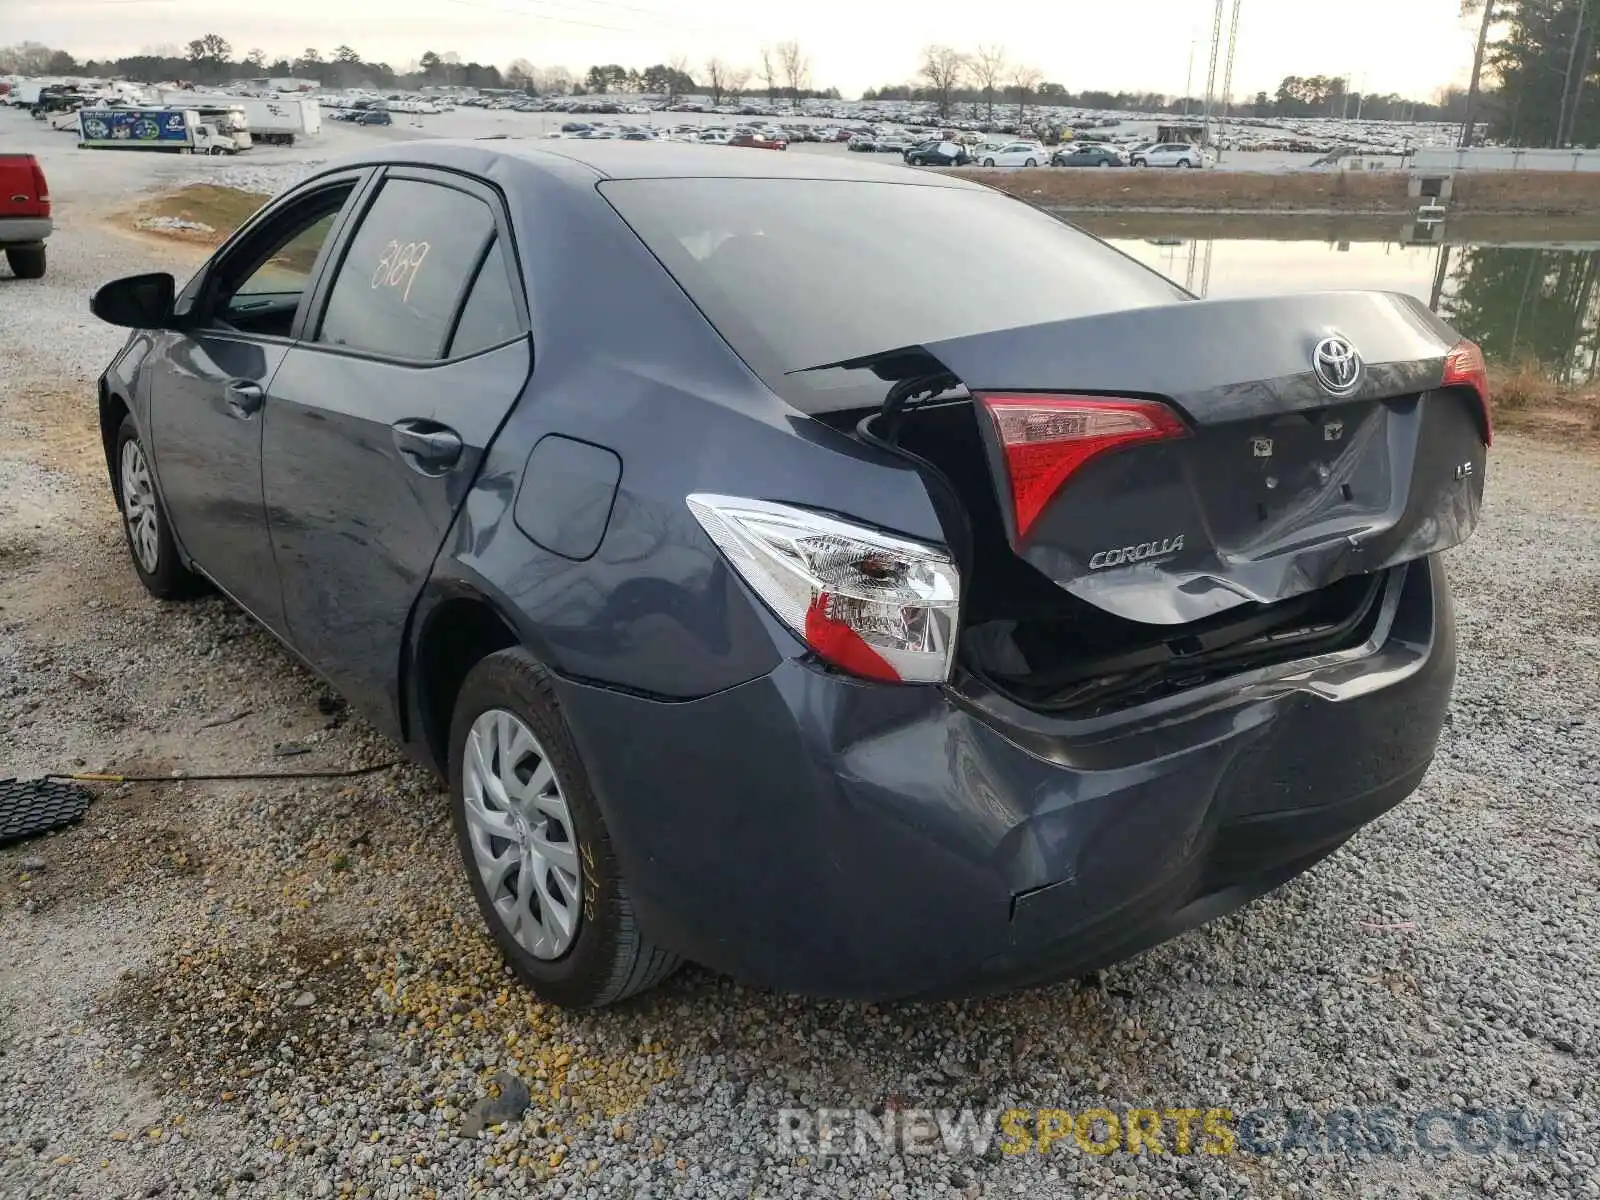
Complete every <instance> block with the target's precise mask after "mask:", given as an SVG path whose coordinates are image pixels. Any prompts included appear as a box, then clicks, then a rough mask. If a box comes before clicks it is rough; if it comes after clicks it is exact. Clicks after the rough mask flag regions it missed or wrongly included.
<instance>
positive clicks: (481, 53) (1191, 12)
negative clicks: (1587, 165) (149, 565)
mask: <svg viewBox="0 0 1600 1200" xmlns="http://www.w3.org/2000/svg"><path fill="white" fill-rule="evenodd" d="M1242 3H1243V4H1244V9H1243V15H1242V17H1241V19H1240V27H1239V51H1238V58H1237V63H1236V66H1235V70H1234V93H1235V95H1238V96H1245V95H1250V94H1254V92H1255V91H1257V90H1258V89H1261V88H1265V89H1267V90H1268V91H1272V90H1275V89H1276V87H1277V83H1278V80H1279V79H1281V78H1282V77H1283V76H1285V75H1289V74H1299V75H1315V74H1326V75H1342V74H1348V75H1349V76H1350V77H1351V80H1352V87H1353V88H1355V89H1356V90H1360V88H1361V87H1362V84H1363V80H1364V81H1365V85H1366V86H1367V87H1368V88H1370V89H1371V90H1372V91H1374V92H1390V91H1393V92H1399V93H1402V94H1404V95H1407V96H1411V97H1413V98H1416V99H1427V98H1429V97H1430V96H1431V95H1432V94H1433V93H1434V91H1435V90H1436V89H1438V88H1439V87H1441V86H1443V85H1446V84H1450V83H1462V82H1464V81H1465V79H1466V76H1467V74H1468V72H1469V70H1470V67H1471V57H1472V43H1473V38H1474V33H1475V31H1474V30H1473V29H1472V28H1471V27H1470V24H1471V23H1469V22H1463V21H1462V20H1461V19H1460V17H1459V15H1458V12H1459V0H1334V2H1331V3H1323V2H1317V3H1312V2H1310V0H1242ZM1213 10H1214V3H1213V0H976V2H957V0H919V2H917V3H914V4H906V3H904V2H903V0H902V2H892V0H804V2H803V3H802V2H797V0H265V2H256V0H0V38H3V39H4V40H5V41H7V42H9V41H15V40H22V39H27V40H32V41H40V42H44V43H46V44H48V45H50V46H55V47H60V48H63V49H67V50H70V51H72V52H73V53H74V54H77V55H78V56H80V57H96V58H98V57H105V56H117V55H122V54H129V53H136V52H138V51H139V50H141V49H144V48H148V47H153V46H157V45H161V44H177V45H182V44H184V43H186V42H188V41H189V40H190V39H191V38H195V37H198V36H200V35H201V34H204V33H219V34H221V35H222V36H223V37H225V38H228V39H229V40H230V41H231V42H232V43H233V46H234V50H235V53H236V54H241V55H242V54H243V53H244V52H245V51H246V50H248V49H250V48H252V47H260V48H261V49H263V50H265V51H266V52H267V55H268V58H269V60H270V59H275V58H278V57H280V56H283V57H293V56H296V55H298V54H299V53H300V52H301V51H302V50H303V49H305V48H306V47H308V46H314V47H316V48H317V49H318V50H320V51H321V52H322V53H323V54H325V55H326V54H327V52H328V51H330V50H331V49H332V48H333V47H334V46H336V45H338V44H340V43H341V42H344V43H348V44H349V45H350V46H352V47H354V48H355V49H356V50H357V51H358V52H360V54H361V55H362V57H363V58H366V59H368V60H371V61H382V62H387V63H389V64H390V65H391V66H393V67H395V68H397V69H403V68H404V67H405V66H407V65H409V64H410V63H412V62H413V61H415V59H416V58H417V57H418V56H419V55H421V54H422V52H423V51H425V50H433V51H435V52H437V53H441V54H442V53H445V52H446V51H450V50H454V51H456V52H457V53H459V54H460V55H461V57H462V60H463V61H470V60H473V59H476V60H478V61H480V62H492V63H495V64H497V65H500V66H504V65H505V64H506V63H507V62H509V61H510V60H511V59H513V58H526V59H528V60H529V61H530V62H532V63H533V64H534V65H535V66H541V67H543V66H558V65H559V66H565V67H567V68H569V69H571V70H574V71H578V72H581V71H582V70H583V69H584V68H586V67H588V66H589V65H590V64H592V63H596V62H619V63H621V64H622V65H624V66H629V67H645V66H648V65H650V64H651V63H655V62H666V61H670V60H671V59H672V58H673V57H675V56H677V55H683V56H685V57H686V58H688V59H689V61H690V63H691V66H692V67H697V66H698V64H700V63H702V62H704V61H705V59H706V58H707V57H709V56H710V55H713V54H715V55H719V56H721V57H723V58H725V59H728V60H731V61H734V62H736V63H742V64H753V63H754V62H755V61H756V59H757V55H758V53H759V48H760V46H761V44H762V43H763V42H768V43H774V42H778V41H782V40H784V39H787V38H794V39H797V40H798V41H799V42H800V43H801V45H802V46H803V48H804V49H805V51H806V52H807V54H808V55H809V57H810V59H811V62H812V78H813V82H814V83H815V84H816V85H817V86H821V87H828V86H834V87H838V88H839V89H840V90H841V91H842V92H844V94H845V95H847V96H851V95H855V94H857V93H858V92H859V91H860V90H861V89H862V88H864V87H870V86H874V85H877V84H883V83H894V82H902V81H905V80H908V79H910V78H912V77H913V76H914V75H915V73H916V69H917V63H918V60H919V56H920V52H921V49H922V47H923V46H925V45H927V44H928V43H930V42H943V43H946V44H949V45H952V46H956V47H959V48H962V49H970V48H972V47H974V46H977V45H979V44H989V43H998V44H1001V45H1003V46H1005V47H1006V49H1007V50H1008V52H1009V53H1010V55H1011V57H1012V58H1014V59H1018V60H1022V61H1026V62H1030V63H1032V64H1033V65H1034V66H1036V67H1037V68H1038V69H1039V70H1040V71H1042V72H1043V74H1044V77H1045V78H1046V79H1049V80H1054V81H1056V82H1059V83H1062V84H1064V85H1066V86H1067V87H1068V88H1069V89H1071V90H1073V91H1080V90H1083V89H1085V88H1104V89H1107V90H1110V91H1119V90H1130V91H1132V90H1145V89H1148V90H1151V91H1158V92H1168V93H1173V94H1176V93H1180V92H1181V91H1182V90H1183V87H1184V83H1185V79H1186V77H1187V75H1188V68H1189V59H1190V48H1191V44H1192V43H1193V42H1195V41H1196V40H1198V42H1199V46H1198V49H1197V51H1196V53H1195V55H1194V59H1195V65H1194V89H1193V90H1194V92H1195V93H1196V94H1198V93H1200V92H1201V91H1202V90H1203V89H1204V86H1205V70H1206V61H1205V60H1206V51H1207V45H1208V43H1209V38H1210V24H1211V16H1212V13H1213ZM1219 87H1220V79H1219Z"/></svg>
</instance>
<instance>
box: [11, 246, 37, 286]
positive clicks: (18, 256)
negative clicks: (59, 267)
mask: <svg viewBox="0 0 1600 1200" xmlns="http://www.w3.org/2000/svg"><path fill="white" fill-rule="evenodd" d="M6 264H7V265H8V266H9V267H10V268H11V273H12V274H13V275H15V276H16V277H17V278H18V279H43V278H44V266H45V256H44V247H43V246H7V247H6Z"/></svg>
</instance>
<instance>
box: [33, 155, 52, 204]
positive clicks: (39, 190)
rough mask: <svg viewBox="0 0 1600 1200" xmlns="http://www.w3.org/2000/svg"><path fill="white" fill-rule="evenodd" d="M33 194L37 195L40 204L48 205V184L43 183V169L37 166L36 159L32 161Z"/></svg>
mask: <svg viewBox="0 0 1600 1200" xmlns="http://www.w3.org/2000/svg"><path fill="white" fill-rule="evenodd" d="M33 194H34V195H35V196H36V197H38V200H39V203H40V204H42V205H44V206H45V207H46V208H48V207H50V185H49V184H47V183H45V181H44V169H43V168H42V167H40V166H39V163H38V160H37V159H36V160H34V163H33Z"/></svg>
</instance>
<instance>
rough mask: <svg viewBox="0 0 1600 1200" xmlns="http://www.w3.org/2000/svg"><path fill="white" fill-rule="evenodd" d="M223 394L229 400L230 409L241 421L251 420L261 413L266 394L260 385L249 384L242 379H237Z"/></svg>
mask: <svg viewBox="0 0 1600 1200" xmlns="http://www.w3.org/2000/svg"><path fill="white" fill-rule="evenodd" d="M223 394H224V395H225V396H226V397H227V399H228V407H229V408H231V409H232V410H233V415H234V416H236V417H238V418H240V419H241V420H249V419H250V418H251V417H253V416H255V415H256V413H258V412H260V411H261V402H262V400H263V399H265V396H266V393H264V392H263V391H262V390H261V385H260V384H255V383H249V382H247V381H245V380H242V379H235V380H233V381H232V382H231V383H229V384H228V386H227V387H225V388H224V389H223Z"/></svg>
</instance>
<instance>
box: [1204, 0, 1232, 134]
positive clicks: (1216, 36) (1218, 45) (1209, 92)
mask: <svg viewBox="0 0 1600 1200" xmlns="http://www.w3.org/2000/svg"><path fill="white" fill-rule="evenodd" d="M1225 3H1227V0H1217V12H1216V16H1214V17H1213V18H1212V19H1211V65H1210V66H1209V67H1208V68H1207V70H1206V106H1205V118H1204V125H1205V132H1204V134H1203V135H1202V136H1201V138H1200V144H1201V145H1202V146H1205V147H1208V148H1209V147H1210V145H1211V106H1212V104H1213V103H1215V101H1216V95H1217V57H1218V55H1219V54H1220V53H1221V51H1222V6H1223V5H1224V4H1225Z"/></svg>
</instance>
